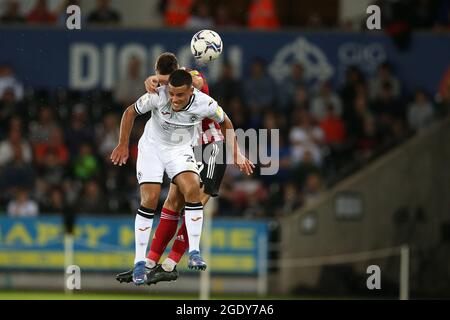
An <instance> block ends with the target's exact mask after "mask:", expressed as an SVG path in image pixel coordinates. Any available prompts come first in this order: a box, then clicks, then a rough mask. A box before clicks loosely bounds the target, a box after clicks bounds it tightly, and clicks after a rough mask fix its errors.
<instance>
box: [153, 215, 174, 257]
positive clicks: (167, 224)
mask: <svg viewBox="0 0 450 320" xmlns="http://www.w3.org/2000/svg"><path fill="white" fill-rule="evenodd" d="M178 219H179V216H178V213H177V212H174V211H171V210H169V209H166V208H163V209H162V210H161V218H160V220H159V224H158V227H157V228H156V230H155V235H154V237H153V240H152V245H151V247H150V252H149V253H148V255H147V258H148V259H150V260H153V261H155V262H156V263H158V261H159V259H160V258H161V256H162V254H163V253H164V250H166V247H167V245H168V244H169V242H170V240H172V238H173V236H174V235H175V232H176V231H177V226H178Z"/></svg>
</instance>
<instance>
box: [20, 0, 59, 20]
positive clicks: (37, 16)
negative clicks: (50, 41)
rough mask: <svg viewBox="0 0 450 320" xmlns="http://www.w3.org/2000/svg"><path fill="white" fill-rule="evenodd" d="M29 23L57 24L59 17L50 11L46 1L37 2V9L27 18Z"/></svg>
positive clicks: (39, 0) (38, 0)
mask: <svg viewBox="0 0 450 320" xmlns="http://www.w3.org/2000/svg"><path fill="white" fill-rule="evenodd" d="M27 21H28V22H29V23H32V24H55V23H56V21H57V17H56V15H54V14H53V13H51V12H50V11H49V9H48V7H47V1H46V0H37V2H36V5H35V7H34V8H33V9H32V10H31V12H30V14H29V15H28V17H27Z"/></svg>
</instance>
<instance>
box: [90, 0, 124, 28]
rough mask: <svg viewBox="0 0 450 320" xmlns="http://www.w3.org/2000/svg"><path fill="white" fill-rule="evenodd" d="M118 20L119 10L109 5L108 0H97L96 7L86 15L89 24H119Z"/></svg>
mask: <svg viewBox="0 0 450 320" xmlns="http://www.w3.org/2000/svg"><path fill="white" fill-rule="evenodd" d="M120 20H121V16H120V14H119V12H117V11H116V10H114V9H112V8H111V7H110V1H109V0H97V7H96V8H95V10H94V11H93V12H91V14H90V15H89V16H88V23H91V24H103V25H108V24H119V23H120Z"/></svg>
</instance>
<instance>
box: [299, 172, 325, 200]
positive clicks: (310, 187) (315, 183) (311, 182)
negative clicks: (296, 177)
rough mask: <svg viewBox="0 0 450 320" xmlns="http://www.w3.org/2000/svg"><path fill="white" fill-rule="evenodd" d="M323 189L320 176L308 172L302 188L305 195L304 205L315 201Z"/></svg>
mask: <svg viewBox="0 0 450 320" xmlns="http://www.w3.org/2000/svg"><path fill="white" fill-rule="evenodd" d="M322 191H324V185H323V180H322V177H321V176H320V175H319V174H317V173H310V174H309V175H308V176H307V177H306V184H305V188H304V190H303V192H304V197H305V206H308V205H311V204H312V203H314V202H316V201H317V199H318V198H319V197H320V194H321V193H322Z"/></svg>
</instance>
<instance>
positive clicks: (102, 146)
mask: <svg viewBox="0 0 450 320" xmlns="http://www.w3.org/2000/svg"><path fill="white" fill-rule="evenodd" d="M119 124H120V119H119V117H118V116H117V114H115V113H109V114H107V115H106V116H105V117H104V118H103V124H102V125H101V126H100V127H98V128H97V131H96V138H97V146H98V153H99V154H100V155H101V156H102V157H103V158H104V159H106V160H108V162H110V159H109V156H110V155H111V152H112V151H113V149H114V148H115V147H116V145H117V141H119V127H120V126H119Z"/></svg>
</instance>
